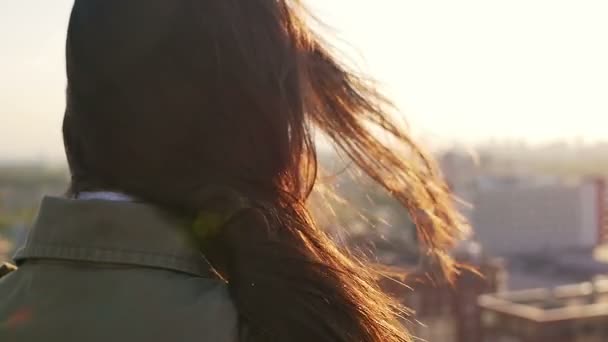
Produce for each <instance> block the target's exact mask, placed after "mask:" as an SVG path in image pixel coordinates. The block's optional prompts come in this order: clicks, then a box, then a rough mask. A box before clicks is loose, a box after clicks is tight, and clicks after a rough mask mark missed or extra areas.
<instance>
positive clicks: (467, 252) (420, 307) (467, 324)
mask: <svg viewBox="0 0 608 342" xmlns="http://www.w3.org/2000/svg"><path fill="white" fill-rule="evenodd" d="M478 247H479V246H478V245H477V244H474V243H469V244H465V245H462V246H461V247H460V248H459V250H457V251H455V255H454V256H455V258H456V259H457V260H459V261H461V262H463V263H467V264H472V265H474V266H475V267H476V268H477V272H478V273H479V274H477V273H474V272H470V271H466V272H462V274H461V275H460V276H459V277H458V278H457V279H456V280H455V282H454V283H453V284H449V283H447V282H446V281H441V280H432V278H431V277H430V276H429V274H432V273H436V272H435V271H436V270H433V266H432V265H423V266H421V267H419V268H418V269H416V270H414V271H412V272H410V273H409V274H408V275H407V278H406V280H405V283H406V284H407V285H408V287H404V286H403V285H400V284H398V283H396V282H393V281H390V280H387V281H385V282H383V284H382V285H383V287H384V289H385V290H386V291H387V292H389V293H391V294H392V295H394V296H396V297H397V298H399V299H401V301H402V302H403V304H404V305H405V306H406V307H407V308H409V309H411V310H412V311H413V320H412V321H410V322H409V324H408V326H409V328H410V330H411V331H412V333H413V335H414V336H416V337H417V338H419V339H421V340H422V341H429V342H435V341H437V342H482V329H481V320H480V317H481V316H480V309H479V306H478V305H477V299H478V297H479V296H480V295H482V294H487V293H494V292H497V291H501V290H502V289H503V288H504V284H505V272H504V265H503V264H502V262H501V261H500V260H497V259H490V258H487V257H485V256H483V254H482V253H481V249H480V248H478Z"/></svg>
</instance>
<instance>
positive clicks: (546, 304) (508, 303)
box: [479, 279, 608, 342]
mask: <svg viewBox="0 0 608 342" xmlns="http://www.w3.org/2000/svg"><path fill="white" fill-rule="evenodd" d="M479 307H480V312H481V326H482V335H483V341H484V342H547V341H551V342H605V341H608V280H601V279H598V280H595V281H594V282H587V283H581V284H577V285H568V286H561V287H557V288H555V289H554V290H548V289H536V290H523V291H516V292H504V293H498V294H489V295H483V296H481V297H480V298H479Z"/></svg>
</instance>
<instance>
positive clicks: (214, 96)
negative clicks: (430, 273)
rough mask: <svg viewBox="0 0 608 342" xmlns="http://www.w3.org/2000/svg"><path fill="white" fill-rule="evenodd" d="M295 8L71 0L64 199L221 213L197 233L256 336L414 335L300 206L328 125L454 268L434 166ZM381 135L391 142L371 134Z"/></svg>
mask: <svg viewBox="0 0 608 342" xmlns="http://www.w3.org/2000/svg"><path fill="white" fill-rule="evenodd" d="M306 13H307V12H306V11H305V10H304V9H303V7H302V5H301V4H300V3H299V1H297V0H292V1H288V0H171V1H167V0H129V1H124V0H76V2H75V5H74V9H73V12H72V17H71V20H70V28H69V32H68V41H67V74H68V92H67V97H68V99H67V110H66V115H65V119H64V142H65V147H66V153H67V156H68V161H69V165H70V169H71V173H72V184H71V190H70V191H71V192H72V193H78V192H81V191H84V190H99V189H103V190H115V191H123V192H125V193H128V194H131V195H134V196H137V197H138V198H140V199H142V200H144V201H147V202H149V203H152V204H155V205H158V206H161V207H164V208H166V209H168V210H172V211H174V212H176V213H180V214H181V215H188V217H191V218H192V220H193V225H194V224H195V222H197V217H200V214H201V213H205V212H220V213H222V215H224V217H226V219H225V220H222V221H221V227H220V229H217V231H216V232H215V233H214V234H203V235H198V239H199V240H200V241H199V242H200V246H201V249H202V251H203V253H204V254H205V255H206V256H207V258H208V259H209V260H210V261H211V263H212V264H213V266H214V267H215V269H216V271H217V273H218V274H219V276H220V277H221V278H222V279H223V280H225V281H226V282H227V284H228V286H229V289H230V293H231V296H232V298H233V300H234V303H235V305H236V308H237V310H238V312H239V314H240V325H241V328H242V330H243V331H244V335H246V336H244V337H243V339H244V340H245V339H248V340H250V341H260V342H261V341H290V342H293V341H302V342H304V341H305V342H310V341H316V342H336V341H344V342H347V341H348V342H352V341H362V342H396V341H411V337H410V336H409V335H408V333H407V332H406V331H405V330H404V328H403V327H402V325H401V323H400V317H401V315H402V314H403V309H402V308H401V307H400V305H399V304H398V303H397V302H395V301H393V300H392V299H390V298H389V297H388V296H387V295H385V294H384V293H383V292H382V291H381V289H380V288H379V287H378V285H377V277H378V273H377V272H376V271H374V269H373V268H372V267H370V266H368V265H366V264H365V263H364V262H362V261H359V260H358V259H357V258H355V257H353V256H352V255H351V254H349V253H347V252H346V251H344V250H342V249H340V248H338V247H337V246H336V245H335V244H334V242H333V241H332V240H331V239H330V238H329V237H328V235H327V234H326V233H325V232H324V231H323V230H321V229H320V228H319V227H317V226H316V225H315V223H314V221H313V219H312V218H311V216H310V215H309V213H308V211H307V209H306V201H307V198H308V197H309V195H310V193H311V191H312V190H313V187H314V185H315V182H316V179H317V158H316V152H315V144H314V139H313V136H314V135H315V134H314V132H318V131H320V132H322V133H323V134H324V135H325V136H327V137H328V138H329V140H330V141H331V142H333V143H334V144H335V146H336V147H337V148H338V149H339V150H340V151H341V152H343V153H344V154H345V155H346V156H348V158H349V159H350V160H352V161H353V162H354V163H355V164H356V165H357V166H358V167H359V168H361V169H362V170H363V171H364V172H365V173H366V174H367V175H369V176H370V177H371V178H372V179H373V180H375V181H376V182H378V183H379V184H381V185H382V186H383V187H384V188H385V189H386V190H387V191H388V192H389V193H390V194H391V195H392V196H394V197H395V198H396V199H397V200H399V202H400V203H402V204H403V206H404V207H405V208H407V209H408V210H409V212H410V214H411V217H412V218H413V220H414V221H415V223H416V225H417V228H418V232H419V236H420V238H421V241H422V243H423V244H424V248H423V250H424V251H426V253H428V255H429V256H430V257H434V259H435V260H437V261H438V262H439V263H440V264H441V265H442V266H443V267H444V269H445V271H446V272H447V273H448V274H450V273H451V272H453V271H454V266H453V265H452V264H451V262H450V259H449V258H448V257H447V256H446V253H445V250H446V248H449V247H450V246H451V245H452V243H453V241H454V240H455V239H456V238H457V237H458V236H459V234H460V232H461V227H462V222H461V219H460V217H459V215H458V214H457V212H456V211H455V210H454V208H453V207H452V199H451V198H450V195H449V191H448V189H447V187H446V185H445V184H444V182H443V181H442V179H441V177H440V175H439V173H438V171H437V170H436V167H435V165H434V163H433V161H432V160H431V158H430V157H428V156H427V154H425V153H424V152H423V151H422V150H421V148H420V147H419V146H418V145H417V144H416V143H415V142H414V141H413V140H412V138H411V137H410V135H409V134H408V132H407V131H406V130H405V129H403V128H402V127H401V126H400V125H398V124H397V123H396V122H395V121H394V120H393V119H394V118H393V117H392V116H391V115H389V114H387V111H390V110H391V108H392V107H391V104H390V101H388V100H387V99H386V98H384V97H383V96H382V95H381V94H379V93H378V92H377V90H376V89H375V87H374V86H373V84H371V83H370V82H368V81H367V80H366V79H365V78H363V77H360V76H358V75H356V74H355V73H353V72H351V71H349V70H347V68H346V67H345V66H343V65H342V64H340V63H339V62H338V60H337V59H336V58H335V57H334V56H332V54H331V53H330V51H329V49H328V48H326V46H325V45H324V43H323V42H322V40H321V39H320V38H319V37H318V36H317V35H316V34H315V33H314V32H313V31H312V30H311V29H310V28H309V27H308V25H307V23H306ZM379 133H382V134H384V135H389V136H390V137H391V139H390V140H391V141H392V142H390V143H389V142H387V141H383V140H381V139H379V138H378V137H379Z"/></svg>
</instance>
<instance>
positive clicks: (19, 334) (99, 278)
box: [0, 197, 238, 342]
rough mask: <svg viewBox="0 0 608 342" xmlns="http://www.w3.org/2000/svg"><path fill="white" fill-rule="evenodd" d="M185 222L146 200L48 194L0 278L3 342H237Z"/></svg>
mask: <svg viewBox="0 0 608 342" xmlns="http://www.w3.org/2000/svg"><path fill="white" fill-rule="evenodd" d="M189 226H190V223H189V222H186V221H184V220H182V219H180V218H178V217H175V216H172V215H170V214H169V213H167V212H164V211H162V210H160V209H158V208H155V207H152V206H148V205H144V204H140V203H131V202H111V201H101V200H70V199H63V198H50V197H49V198H45V199H44V200H43V202H42V207H41V210H40V213H39V215H38V218H37V220H36V223H35V225H34V227H33V228H32V231H31V233H30V235H29V237H28V240H27V242H26V244H25V246H24V247H23V248H22V249H20V250H19V251H18V252H17V255H16V256H15V262H16V263H17V264H18V266H19V269H18V270H16V271H13V272H10V274H8V275H6V276H4V277H2V278H0V341H2V342H23V341H62V342H71V341H78V342H82V341H88V342H94V341H99V342H110V341H130V342H140V341H141V342H155V341H163V342H167V341H181V342H189V341H192V342H194V341H196V342H206V341H208V342H211V341H213V342H234V341H237V340H238V333H237V332H238V329H237V314H236V310H235V308H234V306H233V303H232V301H231V299H230V297H229V294H228V291H227V287H226V285H225V284H224V283H223V282H221V281H218V280H216V279H215V278H213V277H212V276H211V273H210V267H209V264H208V263H207V262H206V260H205V258H204V257H203V256H202V255H201V253H200V252H199V251H198V249H197V248H196V246H195V245H194V243H193V242H192V240H191V239H190V238H189V234H187V233H186V232H187V228H188V227H189Z"/></svg>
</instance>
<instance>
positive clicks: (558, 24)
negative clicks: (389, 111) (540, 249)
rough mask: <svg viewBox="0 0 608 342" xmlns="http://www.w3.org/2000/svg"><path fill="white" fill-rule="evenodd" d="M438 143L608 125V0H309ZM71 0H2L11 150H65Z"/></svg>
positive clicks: (52, 156)
mask: <svg viewBox="0 0 608 342" xmlns="http://www.w3.org/2000/svg"><path fill="white" fill-rule="evenodd" d="M308 2H309V6H310V8H311V9H312V10H313V11H314V13H316V14H317V16H318V17H319V18H320V19H322V20H323V21H324V22H325V24H327V25H328V26H329V27H331V29H325V30H324V31H323V33H324V34H327V39H328V40H330V41H332V42H334V43H335V45H336V46H337V47H338V48H339V49H340V51H341V53H340V55H341V56H343V58H345V59H346V60H348V61H349V63H352V64H353V65H356V66H357V68H358V69H359V70H360V71H362V72H364V73H366V74H368V75H370V76H372V77H373V78H375V79H376V80H378V81H379V84H380V86H381V88H382V89H383V90H384V91H385V92H386V93H387V94H388V95H389V96H390V97H391V98H392V99H393V100H394V101H395V102H396V103H397V105H398V106H399V108H400V113H402V115H404V116H405V118H406V119H407V120H408V121H409V122H410V124H411V126H412V129H413V130H414V131H415V132H416V133H417V134H418V135H419V136H421V137H422V138H423V139H424V140H425V141H426V142H428V143H430V144H446V143H450V142H455V141H457V142H460V143H464V144H472V143H476V142H480V141H485V140H487V139H490V138H497V139H514V138H518V139H525V140H526V141H529V142H533V143H542V142H547V141H552V140H557V139H573V138H577V137H582V138H584V139H586V140H590V141H593V140H604V139H608V138H607V135H608V134H607V133H608V20H606V18H608V1H606V0H596V1H593V0H510V1H502V0H501V1H498V0H459V1H453V0H424V1H421V0H373V1H372V0H308ZM71 5H72V1H71V0H53V1H48V0H0V160H36V159H43V160H61V159H63V156H62V154H63V151H62V145H61V135H60V127H61V118H62V115H63V107H64V103H65V101H64V87H65V77H64V57H63V53H64V46H63V45H64V39H65V31H66V27H67V20H68V15H69V11H70V7H71Z"/></svg>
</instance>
